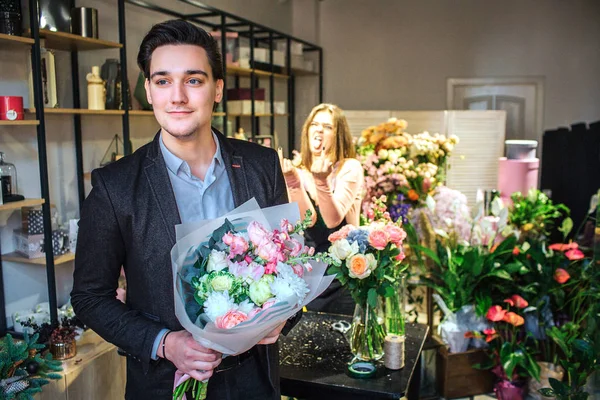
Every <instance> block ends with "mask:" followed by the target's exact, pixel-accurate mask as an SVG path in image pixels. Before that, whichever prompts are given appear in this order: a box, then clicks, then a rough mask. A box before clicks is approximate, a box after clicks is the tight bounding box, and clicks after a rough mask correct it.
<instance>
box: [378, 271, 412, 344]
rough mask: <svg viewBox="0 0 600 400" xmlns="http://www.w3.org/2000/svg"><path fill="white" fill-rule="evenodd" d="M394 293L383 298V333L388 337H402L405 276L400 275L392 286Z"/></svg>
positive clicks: (403, 332) (403, 329) (403, 330)
mask: <svg viewBox="0 0 600 400" xmlns="http://www.w3.org/2000/svg"><path fill="white" fill-rule="evenodd" d="M392 286H393V288H394V292H393V294H392V295H391V296H389V297H384V298H383V314H384V316H385V331H386V333H387V334H388V335H398V336H404V334H405V328H404V321H405V316H404V310H405V307H406V274H400V275H399V276H398V277H396V278H395V281H394V283H393V284H392Z"/></svg>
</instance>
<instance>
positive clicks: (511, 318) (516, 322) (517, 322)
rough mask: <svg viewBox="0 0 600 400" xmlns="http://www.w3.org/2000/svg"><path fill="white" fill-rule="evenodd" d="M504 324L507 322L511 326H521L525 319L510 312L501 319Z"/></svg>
mask: <svg viewBox="0 0 600 400" xmlns="http://www.w3.org/2000/svg"><path fill="white" fill-rule="evenodd" d="M502 320H503V321H504V322H508V323H509V324H511V325H513V326H521V325H523V324H524V323H525V319H524V318H523V317H521V316H520V315H519V314H517V313H514V312H512V311H510V312H507V313H506V314H505V315H504V318H503V319H502Z"/></svg>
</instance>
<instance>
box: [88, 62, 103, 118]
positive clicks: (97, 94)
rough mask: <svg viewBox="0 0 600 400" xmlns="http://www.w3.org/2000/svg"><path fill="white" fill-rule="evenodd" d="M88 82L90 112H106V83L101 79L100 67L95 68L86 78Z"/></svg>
mask: <svg viewBox="0 0 600 400" xmlns="http://www.w3.org/2000/svg"><path fill="white" fill-rule="evenodd" d="M86 79H87V82H88V86H87V87H88V108H89V109H90V110H104V109H105V108H104V99H105V92H106V91H105V89H104V81H103V80H102V78H101V77H100V67H98V66H93V67H92V72H91V73H88V74H87V76H86Z"/></svg>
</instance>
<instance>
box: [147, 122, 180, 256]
mask: <svg viewBox="0 0 600 400" xmlns="http://www.w3.org/2000/svg"><path fill="white" fill-rule="evenodd" d="M159 140H160V133H158V134H157V135H156V136H155V138H154V141H153V142H152V146H150V147H149V148H148V155H147V157H146V160H145V163H144V164H145V165H144V174H145V175H146V179H147V180H148V185H149V186H150V189H151V191H152V194H153V196H154V199H155V200H156V202H157V203H158V214H159V216H160V217H161V219H162V221H163V224H164V226H165V229H166V231H167V235H168V238H169V240H170V242H171V247H172V246H174V245H175V225H179V224H181V218H180V217H179V210H178V209H177V201H176V200H175V193H174V192H173V188H172V187H171V180H170V179H169V175H168V172H167V166H166V164H165V160H164V158H163V156H162V153H161V151H160V145H159V143H158V141H159Z"/></svg>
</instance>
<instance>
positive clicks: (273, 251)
mask: <svg viewBox="0 0 600 400" xmlns="http://www.w3.org/2000/svg"><path fill="white" fill-rule="evenodd" d="M257 254H258V256H259V257H260V258H262V259H263V260H265V261H268V262H277V261H278V260H279V259H280V256H282V255H281V252H280V249H279V247H278V246H277V245H276V244H275V243H273V242H266V243H264V244H263V245H261V246H259V247H258V249H257Z"/></svg>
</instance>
